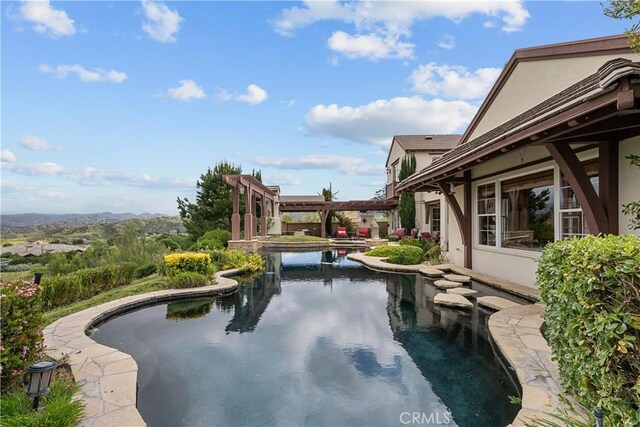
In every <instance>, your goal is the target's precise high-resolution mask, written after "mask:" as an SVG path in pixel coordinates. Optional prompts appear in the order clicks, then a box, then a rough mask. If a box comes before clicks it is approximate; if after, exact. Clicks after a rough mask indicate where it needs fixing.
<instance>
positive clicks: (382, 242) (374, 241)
mask: <svg viewBox="0 0 640 427" xmlns="http://www.w3.org/2000/svg"><path fill="white" fill-rule="evenodd" d="M364 243H365V244H366V245H367V246H371V247H373V246H384V245H387V244H388V243H389V240H387V239H364Z"/></svg>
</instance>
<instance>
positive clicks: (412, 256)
mask: <svg viewBox="0 0 640 427" xmlns="http://www.w3.org/2000/svg"><path fill="white" fill-rule="evenodd" d="M365 255H369V256H377V257H383V258H386V259H387V262H389V263H391V264H401V265H414V264H420V263H422V261H424V251H423V250H422V248H419V247H417V246H413V245H407V244H405V245H402V246H378V247H376V248H373V249H372V250H370V251H369V252H365Z"/></svg>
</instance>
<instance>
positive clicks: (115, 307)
mask: <svg viewBox="0 0 640 427" xmlns="http://www.w3.org/2000/svg"><path fill="white" fill-rule="evenodd" d="M237 273H238V271H237V270H226V271H221V272H218V273H216V275H215V277H216V285H213V286H205V287H202V288H193V289H175V290H166V291H156V292H150V293H147V294H142V295H134V296H130V297H126V298H121V299H118V300H115V301H111V302H108V303H105V304H102V305H99V306H96V307H92V308H88V309H86V310H83V311H80V312H78V313H75V314H72V315H69V316H66V317H63V318H62V319H59V320H57V321H55V322H53V323H52V324H50V325H49V326H47V327H46V328H45V329H44V343H45V345H46V346H47V349H46V353H47V354H48V355H49V356H51V357H53V358H56V359H59V358H61V357H63V356H65V355H68V356H69V364H70V365H71V370H72V372H73V376H74V378H75V380H76V382H78V383H79V384H80V392H79V397H80V398H81V399H82V400H83V401H84V402H85V405H86V406H85V411H84V416H83V419H82V420H81V422H80V425H81V426H118V427H121V426H127V427H137V426H146V423H145V422H144V420H143V419H142V417H141V416H140V413H139V412H138V409H137V408H136V390H137V382H138V365H137V364H136V362H135V360H133V358H132V357H131V356H129V355H128V354H126V353H123V352H121V351H118V350H116V349H114V348H111V347H107V346H104V345H101V344H98V343H96V342H95V341H93V340H92V339H91V338H90V337H88V336H87V335H86V333H85V331H86V330H87V329H88V328H90V327H92V326H93V325H95V324H98V323H100V322H102V321H104V320H107V319H108V318H110V317H113V316H117V315H119V314H121V313H124V312H127V311H130V310H132V309H135V308H138V307H143V306H148V305H155V304H159V303H162V302H165V301H171V300H175V299H180V298H193V297H204V296H215V295H226V294H230V293H233V292H235V290H236V288H237V287H238V283H237V282H236V281H235V280H233V279H229V278H227V277H225V276H231V275H233V274H237Z"/></svg>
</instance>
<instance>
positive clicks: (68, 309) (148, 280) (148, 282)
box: [44, 274, 171, 325]
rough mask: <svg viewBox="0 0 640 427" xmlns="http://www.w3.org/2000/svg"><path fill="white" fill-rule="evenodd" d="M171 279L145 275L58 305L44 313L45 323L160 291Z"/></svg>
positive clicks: (167, 286) (166, 286)
mask: <svg viewBox="0 0 640 427" xmlns="http://www.w3.org/2000/svg"><path fill="white" fill-rule="evenodd" d="M169 288H171V285H170V284H169V279H168V278H167V277H164V276H158V275H157V274H154V275H151V276H149V277H145V278H143V279H138V280H134V281H133V282H131V284H130V285H126V286H121V287H119V288H114V289H111V290H108V291H106V292H103V293H101V294H98V295H95V296H93V297H91V298H89V299H87V300H84V301H79V302H76V303H73V304H69V305H65V306H64V307H58V308H55V309H53V310H51V311H48V312H46V313H45V314H44V323H45V325H48V324H50V323H51V322H55V321H56V320H58V319H60V318H61V317H64V316H68V315H70V314H73V313H76V312H78V311H82V310H84V309H87V308H91V307H95V306H96V305H100V304H104V303H105V302H109V301H113V300H116V299H118V298H124V297H128V296H131V295H138V294H144V293H147V292H153V291H160V290H163V289H169Z"/></svg>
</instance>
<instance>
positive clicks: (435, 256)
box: [426, 244, 444, 265]
mask: <svg viewBox="0 0 640 427" xmlns="http://www.w3.org/2000/svg"><path fill="white" fill-rule="evenodd" d="M426 253H427V255H426V259H427V261H429V263H430V264H431V265H438V264H442V263H443V262H444V256H443V255H442V248H441V247H440V245H436V244H434V245H433V246H431V247H429V249H427V252H426Z"/></svg>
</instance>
